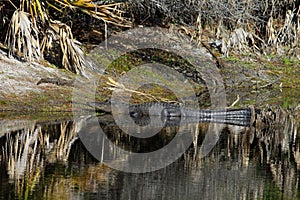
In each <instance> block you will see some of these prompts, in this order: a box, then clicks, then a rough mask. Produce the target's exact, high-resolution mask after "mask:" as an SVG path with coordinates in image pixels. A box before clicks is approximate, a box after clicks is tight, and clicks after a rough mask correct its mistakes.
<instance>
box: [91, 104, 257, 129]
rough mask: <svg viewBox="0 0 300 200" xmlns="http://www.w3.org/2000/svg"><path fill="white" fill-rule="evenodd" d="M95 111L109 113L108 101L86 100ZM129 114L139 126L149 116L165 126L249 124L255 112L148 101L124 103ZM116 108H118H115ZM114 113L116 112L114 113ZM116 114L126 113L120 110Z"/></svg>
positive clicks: (147, 119)
mask: <svg viewBox="0 0 300 200" xmlns="http://www.w3.org/2000/svg"><path fill="white" fill-rule="evenodd" d="M87 105H88V106H90V107H92V108H94V109H95V110H96V112H104V113H111V112H112V109H111V104H110V102H88V103H87ZM126 108H128V114H129V116H130V117H131V118H132V119H133V120H134V121H135V122H136V124H138V125H140V126H144V125H147V124H148V123H149V122H150V121H151V117H152V118H153V117H155V116H156V118H160V119H161V120H162V121H163V122H164V124H165V126H173V125H179V124H180V123H181V122H186V123H196V122H213V123H222V124H231V125H238V126H250V124H251V121H252V118H253V116H254V115H255V113H256V112H257V111H256V110H255V109H254V108H239V109H236V108H226V109H223V110H195V109H192V108H187V107H182V106H179V105H175V104H170V103H162V102H148V103H142V104H132V105H126ZM116 110H118V109H116ZM114 114H116V113H114ZM118 114H126V112H125V111H122V110H121V111H120V113H118Z"/></svg>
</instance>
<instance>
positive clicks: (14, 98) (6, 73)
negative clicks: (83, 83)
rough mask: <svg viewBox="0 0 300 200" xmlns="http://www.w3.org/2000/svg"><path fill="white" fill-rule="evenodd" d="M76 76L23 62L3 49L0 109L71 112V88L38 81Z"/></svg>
mask: <svg viewBox="0 0 300 200" xmlns="http://www.w3.org/2000/svg"><path fill="white" fill-rule="evenodd" d="M73 76H74V75H73V74H72V73H70V72H67V71H65V70H61V69H57V68H55V67H50V66H48V67H46V66H44V65H42V64H40V63H34V62H33V63H27V62H21V61H18V60H16V59H14V58H8V57H7V55H6V53H5V52H0V88H1V90H0V111H2V112H4V111H19V112H35V111H70V98H71V93H72V88H71V87H68V86H57V85H55V84H49V83H44V84H40V85H38V84H37V83H38V82H39V81H40V80H41V79H42V78H45V77H52V78H61V79H67V80H68V79H71V78H72V77H73Z"/></svg>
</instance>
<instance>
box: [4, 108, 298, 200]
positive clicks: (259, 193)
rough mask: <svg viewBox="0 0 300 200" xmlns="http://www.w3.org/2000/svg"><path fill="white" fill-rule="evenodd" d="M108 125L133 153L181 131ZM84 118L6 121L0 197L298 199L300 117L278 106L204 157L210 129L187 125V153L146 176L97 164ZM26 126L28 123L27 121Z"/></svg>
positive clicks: (230, 129) (230, 133)
mask: <svg viewBox="0 0 300 200" xmlns="http://www.w3.org/2000/svg"><path fill="white" fill-rule="evenodd" d="M104 119H106V121H105V120H104ZM108 119H109V116H106V117H104V118H101V121H100V123H101V125H102V128H103V130H105V133H106V135H107V137H108V138H110V140H111V141H113V142H114V144H117V145H118V146H120V147H122V148H125V149H132V150H133V151H135V152H146V151H153V150H156V149H159V148H161V147H163V146H164V145H166V144H167V143H168V142H170V140H172V138H173V137H174V135H175V134H176V131H177V130H178V127H176V126H174V127H166V128H164V129H163V130H162V131H161V132H160V133H158V134H157V135H156V136H153V138H152V140H141V139H139V140H138V139H135V138H133V137H130V136H128V135H126V134H124V133H122V131H121V130H119V129H118V128H117V127H116V126H113V125H112V124H111V123H107V122H108V121H109V120H108ZM85 120H86V119H82V120H81V121H80V120H78V121H64V122H60V123H47V124H46V123H35V122H33V123H32V124H31V125H30V126H28V124H27V125H26V126H23V127H22V126H18V125H17V124H16V126H15V127H18V128H15V129H5V128H3V127H5V124H3V123H2V125H3V126H2V129H1V133H0V145H1V149H2V150H1V155H0V164H1V177H0V178H1V181H0V191H1V194H0V197H1V198H8V199H10V198H22V199H23V198H29V197H34V198H60V199H70V198H75V197H76V198H79V199H81V198H100V197H102V198H107V199H129V198H131V199H144V198H146V199H154V198H160V199H178V198H179V199H199V198H204V199H218V198H220V199H229V198H230V199H237V198H238V199H257V198H259V199H268V198H284V199H285V198H290V199H293V198H297V197H299V196H298V190H299V189H300V188H299V184H298V183H299V178H300V176H299V174H298V170H299V166H300V153H299V152H300V150H299V149H300V140H299V139H300V137H299V134H298V130H299V116H298V115H296V114H295V113H294V112H291V111H285V110H283V109H281V108H276V109H272V110H267V111H262V112H261V113H260V114H259V115H258V116H257V119H256V121H255V123H254V126H251V127H241V126H233V125H226V126H224V128H223V129H222V133H221V135H220V138H219V140H218V142H217V144H216V146H215V147H214V148H213V149H212V151H211V152H210V153H209V155H207V156H206V157H204V158H201V157H200V151H201V150H200V149H201V144H202V142H203V139H204V137H205V134H206V132H207V130H208V124H207V123H199V124H197V125H196V126H195V125H190V124H186V127H185V129H186V130H190V131H192V132H193V133H195V132H196V133H197V134H196V136H197V137H196V138H195V140H194V142H193V144H192V145H191V147H190V148H189V149H188V151H186V152H185V153H184V155H183V156H182V157H181V158H180V159H179V160H177V161H176V162H174V163H173V164H171V165H169V166H167V167H166V168H164V169H161V170H157V171H154V172H149V173H144V174H130V173H123V172H119V171H116V170H113V169H110V168H108V167H106V166H105V165H104V164H103V163H101V162H98V161H97V160H95V159H94V158H93V157H92V156H91V155H90V154H89V152H88V151H87V150H86V148H85V147H84V145H83V144H82V142H81V141H80V139H79V137H78V134H77V132H78V130H79V129H80V128H81V126H82V123H84V122H85ZM7 122H8V121H7V120H6V123H7ZM22 123H23V124H24V122H23V121H22ZM29 124H30V123H29ZM266 124H268V125H266ZM10 126H11V124H10ZM213 126H220V124H213ZM191 127H193V128H192V129H191ZM195 127H196V128H195ZM103 145H108V144H103ZM108 147H109V148H103V150H105V149H110V150H111V151H114V150H115V149H113V146H108ZM100 153H101V152H100ZM102 153H103V152H102ZM116 162H117V161H116ZM123 162H124V161H123ZM125 162H126V160H125Z"/></svg>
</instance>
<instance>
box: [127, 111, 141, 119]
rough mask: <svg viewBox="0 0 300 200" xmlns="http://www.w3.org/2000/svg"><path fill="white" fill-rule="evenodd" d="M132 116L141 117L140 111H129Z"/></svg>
mask: <svg viewBox="0 0 300 200" xmlns="http://www.w3.org/2000/svg"><path fill="white" fill-rule="evenodd" d="M129 115H130V117H132V118H138V117H139V113H138V112H135V111H130V112H129Z"/></svg>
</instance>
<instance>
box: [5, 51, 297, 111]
mask: <svg viewBox="0 0 300 200" xmlns="http://www.w3.org/2000/svg"><path fill="white" fill-rule="evenodd" d="M128 60H130V59H128V58H127V57H126V62H128ZM118 62H120V63H117V65H121V66H124V63H122V62H123V61H122V59H121V60H120V61H118ZM132 62H135V64H137V63H136V60H135V59H133V60H132ZM223 63H224V68H222V69H220V73H221V76H222V78H223V81H224V85H225V87H226V93H227V96H226V99H227V102H228V105H231V103H232V102H234V101H236V100H237V99H238V102H237V104H236V107H244V106H247V105H255V106H258V107H259V106H265V105H266V104H271V105H272V104H277V105H281V106H283V107H291V106H292V107H297V106H298V105H299V97H300V92H299V89H298V88H299V85H300V77H299V74H300V73H299V72H300V69H299V63H297V62H294V63H284V62H282V61H280V60H278V61H277V62H273V61H272V62H271V61H269V62H268V61H266V59H265V60H259V59H253V56H252V58H251V56H245V57H240V58H238V57H229V58H227V59H223ZM127 64H128V63H127ZM47 65H48V66H45V64H43V63H34V62H33V63H27V62H21V61H18V60H16V59H14V58H8V57H7V55H6V53H5V52H0V87H1V90H0V112H1V113H2V116H3V115H4V113H5V115H7V113H8V111H10V113H12V112H13V113H14V112H18V113H33V112H47V113H57V112H63V113H64V114H67V115H71V112H72V92H73V89H74V88H73V86H72V85H56V84H52V83H42V84H39V85H38V84H37V83H38V82H39V81H40V80H41V79H43V78H58V79H63V80H71V79H73V78H74V74H72V73H70V72H68V71H65V70H62V69H58V68H56V67H53V66H51V65H49V64H47ZM104 79H105V78H104ZM98 84H99V86H98V88H99V90H100V91H101V93H100V94H99V95H98V97H96V99H97V100H101V99H103V100H105V99H109V95H110V93H109V92H107V91H106V90H105V89H103V88H105V87H107V85H105V80H104V81H102V82H101V81H100V82H99V83H98ZM200 90H201V89H200ZM198 92H199V91H198ZM201 92H203V91H200V93H201ZM204 93H205V92H204ZM160 94H162V93H160ZM200 98H203V99H204V100H205V99H207V95H204V96H203V97H200ZM208 100H209V99H208ZM9 115H11V114H9Z"/></svg>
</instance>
